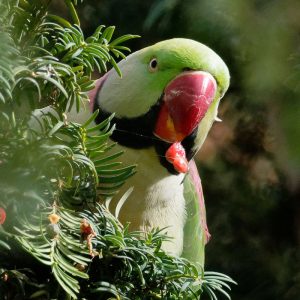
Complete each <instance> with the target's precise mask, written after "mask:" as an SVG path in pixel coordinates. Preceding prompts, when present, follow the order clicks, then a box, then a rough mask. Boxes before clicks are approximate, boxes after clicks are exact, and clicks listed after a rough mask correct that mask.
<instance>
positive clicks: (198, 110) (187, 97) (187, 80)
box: [154, 71, 217, 143]
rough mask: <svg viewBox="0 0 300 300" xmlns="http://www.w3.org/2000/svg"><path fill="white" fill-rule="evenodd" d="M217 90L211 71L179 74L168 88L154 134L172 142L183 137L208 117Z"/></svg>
mask: <svg viewBox="0 0 300 300" xmlns="http://www.w3.org/2000/svg"><path fill="white" fill-rule="evenodd" d="M216 90H217V83H216V81H215V79H214V78H213V76H212V75H210V74H209V73H206V72H202V71H189V72H184V73H182V74H180V75H179V76H177V77H176V78H175V79H174V80H172V81H171V82H170V83H169V84H168V85H167V87H166V89H165V92H164V98H163V101H164V102H163V104H162V107H161V110H160V112H159V115H158V119H157V122H156V126H155V130H154V134H155V135H156V136H157V137H159V138H160V139H162V140H165V141H167V142H170V143H174V142H180V141H182V140H183V139H184V138H185V137H186V136H188V135H190V134H191V133H192V132H193V130H194V129H195V128H196V127H197V126H198V124H199V123H200V121H201V120H202V119H203V118H204V116H205V114H206V112H207V110H208V108H209V106H210V104H211V103H212V101H213V99H214V98H215V94H216Z"/></svg>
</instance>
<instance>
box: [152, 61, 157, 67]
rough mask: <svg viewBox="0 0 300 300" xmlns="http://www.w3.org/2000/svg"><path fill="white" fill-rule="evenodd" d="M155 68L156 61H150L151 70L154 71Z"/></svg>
mask: <svg viewBox="0 0 300 300" xmlns="http://www.w3.org/2000/svg"><path fill="white" fill-rule="evenodd" d="M156 66H157V60H156V59H153V60H152V61H151V68H153V69H155V68H156Z"/></svg>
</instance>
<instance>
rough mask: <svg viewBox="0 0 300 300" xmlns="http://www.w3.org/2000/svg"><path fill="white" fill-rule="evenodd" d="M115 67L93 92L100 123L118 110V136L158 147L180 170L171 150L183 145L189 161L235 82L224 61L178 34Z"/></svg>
mask: <svg viewBox="0 0 300 300" xmlns="http://www.w3.org/2000/svg"><path fill="white" fill-rule="evenodd" d="M119 68H120V70H121V72H122V78H121V77H120V76H119V75H118V74H117V72H116V71H115V70H114V69H112V70H110V71H109V72H108V73H107V74H106V75H104V76H103V77H102V78H100V79H99V80H98V82H97V84H96V89H95V91H94V92H93V93H92V94H91V96H90V98H91V103H92V104H91V105H92V109H93V110H96V109H98V108H99V109H100V114H99V115H98V118H97V122H101V121H102V120H104V119H105V118H106V117H108V116H109V115H110V114H112V113H115V117H114V120H113V122H114V123H116V130H115V131H114V133H113V135H112V139H114V140H115V141H117V142H118V143H120V144H121V145H124V146H126V147H131V148H136V149H141V148H147V147H151V146H154V147H155V149H156V151H157V154H158V155H157V157H158V158H159V159H160V162H161V164H162V165H163V166H164V167H166V168H167V169H168V170H169V171H170V172H172V173H176V172H180V170H178V169H177V168H174V165H172V162H171V161H170V160H168V159H166V152H167V151H168V149H169V148H170V147H171V146H172V145H174V144H180V146H182V147H181V149H182V150H181V151H180V153H181V155H182V156H183V158H184V160H186V162H188V161H189V160H190V159H191V158H192V157H193V156H194V155H195V153H196V152H197V151H198V150H199V149H200V147H201V145H202V144H203V142H204V140H205V138H206V136H207V133H208V131H209V129H210V127H211V125H212V123H213V122H214V121H215V120H216V119H217V110H218V105H219V102H220V99H221V98H222V97H223V95H224V93H225V92H226V90H227V89H228V86H229V71H228V68H227V66H226V64H225V63H224V62H223V60H222V59H221V58H220V57H219V56H218V55H217V54H216V53H215V52H214V51H213V50H211V49H210V48H208V47H207V46H205V45H203V44H201V43H199V42H196V41H193V40H189V39H182V38H175V39H171V40H166V41H162V42H159V43H157V44H155V45H153V46H150V47H147V48H144V49H142V50H139V51H137V52H135V53H133V54H131V55H129V56H128V57H127V58H126V59H124V60H122V61H121V62H120V63H119Z"/></svg>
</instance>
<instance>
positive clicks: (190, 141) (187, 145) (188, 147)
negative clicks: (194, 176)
mask: <svg viewBox="0 0 300 300" xmlns="http://www.w3.org/2000/svg"><path fill="white" fill-rule="evenodd" d="M197 133H198V127H196V128H195V129H194V130H193V132H192V133H191V134H190V135H188V136H187V137H186V138H185V139H184V140H183V141H182V142H181V145H182V146H183V147H184V149H185V154H186V158H187V160H188V161H190V160H191V159H192V158H193V157H194V155H195V154H196V152H197V149H196V148H195V147H194V146H195V139H196V137H197Z"/></svg>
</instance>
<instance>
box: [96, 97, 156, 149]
mask: <svg viewBox="0 0 300 300" xmlns="http://www.w3.org/2000/svg"><path fill="white" fill-rule="evenodd" d="M160 103H161V100H159V101H158V102H157V103H156V104H155V105H153V106H152V107H151V108H150V110H149V111H148V112H147V113H145V114H144V115H142V116H139V117H135V118H118V117H115V118H114V119H113V120H112V123H114V124H116V130H115V131H114V132H113V134H112V136H111V138H112V139H113V140H114V141H115V142H118V143H119V144H121V145H123V146H126V147H129V148H134V149H143V148H149V147H151V146H153V145H154V142H155V140H156V139H157V138H156V137H155V136H154V135H153V131H154V127H155V123H156V119H157V116H158V112H159V109H160ZM95 109H96V107H95ZM95 109H94V110H95ZM109 116H110V113H108V112H106V111H104V110H103V109H101V107H100V113H99V114H98V116H97V118H96V123H97V124H99V123H100V122H102V121H103V120H105V119H106V118H108V117H109Z"/></svg>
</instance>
